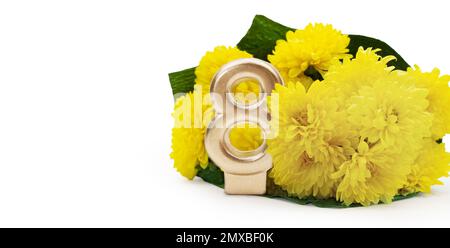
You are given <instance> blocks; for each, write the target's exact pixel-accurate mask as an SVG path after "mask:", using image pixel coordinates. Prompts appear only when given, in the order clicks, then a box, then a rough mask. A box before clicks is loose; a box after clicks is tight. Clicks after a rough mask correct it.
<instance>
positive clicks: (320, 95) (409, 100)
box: [169, 15, 450, 207]
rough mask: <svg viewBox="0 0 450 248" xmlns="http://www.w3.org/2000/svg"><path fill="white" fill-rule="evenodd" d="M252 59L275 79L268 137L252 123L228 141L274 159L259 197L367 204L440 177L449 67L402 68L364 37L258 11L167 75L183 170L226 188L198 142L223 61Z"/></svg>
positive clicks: (249, 88)
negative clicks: (237, 33)
mask: <svg viewBox="0 0 450 248" xmlns="http://www.w3.org/2000/svg"><path fill="white" fill-rule="evenodd" d="M250 58H256V59H260V60H264V61H266V62H268V64H269V63H270V66H272V67H273V68H275V69H276V71H277V73H279V75H280V77H281V80H279V81H280V82H279V83H278V84H274V87H273V90H272V91H271V92H269V93H271V94H272V95H271V96H270V97H269V98H268V101H267V102H268V113H269V115H270V121H269V129H270V132H271V133H272V134H274V135H272V137H271V138H270V139H267V140H264V139H263V138H262V136H261V130H260V128H259V127H257V126H252V125H247V124H245V125H240V126H236V127H234V128H232V129H231V130H230V131H229V132H227V135H229V138H227V140H228V139H229V142H230V143H231V144H232V145H233V146H234V147H235V148H236V149H237V150H239V151H251V150H254V149H257V148H258V147H261V146H262V144H263V145H264V147H265V148H266V149H265V150H264V153H265V154H268V155H270V158H271V161H272V162H271V163H272V165H271V168H270V170H269V171H268V173H267V179H266V178H265V179H264V180H267V181H266V184H265V191H264V195H265V196H268V197H274V198H275V197H280V198H284V199H287V200H290V201H293V202H296V203H299V204H314V205H316V206H319V207H348V206H360V205H363V206H368V205H371V204H378V203H390V202H392V201H394V200H399V199H404V198H408V197H412V196H415V195H417V194H418V193H420V192H425V193H427V192H430V189H431V186H432V185H436V184H442V183H441V182H440V181H439V178H441V177H445V176H448V172H449V169H450V154H448V153H446V152H445V146H444V144H443V143H442V138H443V137H444V136H445V134H447V133H450V88H449V81H450V76H448V75H440V72H439V70H438V69H434V70H432V71H431V72H423V71H421V69H420V68H419V67H418V66H414V67H410V66H409V65H408V64H407V63H406V61H405V60H404V59H403V58H402V57H401V56H400V55H399V54H398V53H397V52H395V51H394V50H393V49H392V48H391V47H390V46H389V45H387V44H386V43H384V42H382V41H380V40H377V39H374V38H370V37H366V36H361V35H346V34H343V33H341V32H340V31H339V30H336V29H334V28H333V27H332V26H331V25H324V24H309V25H308V26H306V27H304V28H303V29H292V28H289V27H286V26H283V25H281V24H279V23H276V22H274V21H272V20H270V19H268V18H266V17H264V16H260V15H258V16H256V17H255V18H254V20H253V24H252V26H251V27H250V29H249V30H248V32H247V34H246V35H245V36H244V37H243V38H242V40H241V41H240V42H239V43H238V44H237V46H236V47H225V46H218V47H216V48H214V50H212V51H210V52H207V53H206V54H205V55H204V56H203V58H202V59H201V61H200V63H199V64H198V66H197V67H195V68H190V69H186V70H183V71H179V72H174V73H170V74H169V79H170V83H171V86H172V90H173V94H174V96H175V99H176V102H175V109H174V112H173V117H174V120H175V124H174V128H173V130H172V153H171V157H172V158H173V160H174V167H175V168H176V169H177V170H178V171H179V172H180V173H181V175H183V176H185V177H186V178H188V179H193V178H194V177H195V176H198V177H200V178H202V179H203V180H205V181H206V182H209V183H212V184H215V185H217V186H220V187H224V185H225V183H226V182H225V181H226V180H227V177H226V176H224V173H223V171H222V170H221V167H219V166H217V165H216V164H215V163H214V162H215V160H214V161H213V160H211V154H209V155H208V151H207V149H206V148H205V135H207V132H208V127H209V126H210V125H211V122H213V121H214V119H215V117H216V116H217V114H218V111H217V108H215V107H214V101H213V99H211V98H212V97H211V96H210V92H211V89H212V86H211V82H212V81H214V78H215V77H217V72H218V71H220V70H221V68H223V66H225V65H227V64H229V63H230V62H232V61H236V60H239V59H250ZM281 81H283V83H282V82H281ZM229 91H230V92H231V93H232V94H235V96H236V99H237V100H238V101H240V102H244V103H246V102H250V101H253V100H254V99H255V95H256V96H257V95H258V94H259V93H261V88H260V87H259V86H258V82H255V81H254V80H243V81H240V83H239V84H236V85H235V86H234V87H232V88H230V89H229ZM275 94H276V99H277V105H276V107H273V106H274V105H273V104H271V101H273V99H272V98H274V95H275ZM229 180H232V179H229ZM233 180H234V179H233Z"/></svg>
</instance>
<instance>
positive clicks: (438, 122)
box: [398, 65, 450, 140]
mask: <svg viewBox="0 0 450 248" xmlns="http://www.w3.org/2000/svg"><path fill="white" fill-rule="evenodd" d="M398 76H399V80H401V81H404V82H407V83H411V84H413V85H415V86H417V87H421V88H425V89H427V90H428V91H429V94H428V96H427V99H428V101H429V102H430V105H429V107H428V111H429V112H430V113H432V114H433V117H434V119H433V126H432V128H431V132H432V136H433V138H434V139H436V140H437V139H442V137H444V136H445V135H446V134H448V133H450V87H449V81H450V75H444V76H440V72H439V69H437V68H435V69H434V70H433V71H431V72H422V71H421V70H420V68H419V66H417V65H416V66H415V67H414V69H413V68H408V70H407V72H406V73H404V72H402V71H398Z"/></svg>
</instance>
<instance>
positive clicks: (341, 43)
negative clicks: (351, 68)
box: [268, 23, 351, 88]
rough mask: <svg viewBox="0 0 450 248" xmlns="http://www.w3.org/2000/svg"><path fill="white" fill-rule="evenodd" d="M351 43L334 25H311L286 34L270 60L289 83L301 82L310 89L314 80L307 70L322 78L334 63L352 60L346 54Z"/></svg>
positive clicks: (270, 56) (278, 43) (269, 57)
mask: <svg viewBox="0 0 450 248" xmlns="http://www.w3.org/2000/svg"><path fill="white" fill-rule="evenodd" d="M349 43H350V38H349V37H348V36H347V35H344V34H342V33H341V32H340V31H338V30H336V29H333V27H332V26H331V25H324V24H320V23H319V24H315V25H313V24H309V25H308V26H306V27H305V28H304V29H302V30H296V31H295V32H293V31H289V32H287V33H286V40H279V41H277V44H276V46H275V49H274V51H273V55H269V56H268V59H269V61H270V62H271V63H272V64H273V65H274V66H275V67H276V68H277V69H278V70H279V71H280V73H281V74H282V76H283V78H284V80H285V81H286V82H302V83H303V84H304V85H305V87H306V88H308V87H309V86H310V85H311V83H312V79H311V78H310V77H308V76H307V75H305V71H308V69H309V68H313V69H315V70H316V71H318V72H319V73H321V74H322V76H323V75H324V74H325V72H326V71H327V70H328V68H329V67H330V66H331V65H332V64H334V63H336V62H338V61H339V60H340V59H344V58H350V57H351V55H350V54H347V53H348V51H349V50H348V49H347V46H348V44H349ZM306 74H308V73H306Z"/></svg>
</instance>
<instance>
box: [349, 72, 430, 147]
mask: <svg viewBox="0 0 450 248" xmlns="http://www.w3.org/2000/svg"><path fill="white" fill-rule="evenodd" d="M427 94H428V91H427V90H425V89H423V88H416V87H414V86H411V85H406V84H402V83H400V82H396V81H392V80H389V78H385V79H378V80H377V81H375V82H373V84H372V85H371V86H369V85H366V86H361V87H360V88H359V90H358V91H356V92H355V93H354V95H353V96H352V97H350V98H349V99H348V106H349V108H348V110H347V112H348V116H349V117H348V118H349V121H350V123H351V124H352V125H353V126H354V127H355V128H356V130H358V131H359V132H360V135H361V136H362V138H363V139H365V138H367V139H368V141H369V142H370V143H371V144H375V143H377V142H378V141H379V142H380V143H381V144H383V145H385V146H396V147H401V148H403V149H405V150H409V151H414V150H415V149H418V148H419V147H420V146H421V141H422V138H424V137H429V136H430V128H431V121H432V115H431V114H430V113H429V112H427V111H426V110H427V107H428V101H427V100H426V96H427Z"/></svg>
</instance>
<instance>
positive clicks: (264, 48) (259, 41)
mask: <svg viewBox="0 0 450 248" xmlns="http://www.w3.org/2000/svg"><path fill="white" fill-rule="evenodd" d="M289 30H294V29H292V28H289V27H286V26H283V25H281V24H279V23H277V22H274V21H272V20H270V19H269V18H267V17H265V16H263V15H257V16H255V18H254V19H253V23H252V25H251V27H250V29H249V30H248V31H247V34H246V35H245V36H244V37H243V38H242V39H241V41H239V43H238V44H237V47H238V48H239V49H241V50H244V51H247V52H248V53H250V54H253V56H254V57H255V58H258V59H262V60H267V55H268V54H271V53H272V51H273V49H274V48H275V45H276V41H277V40H280V39H284V38H285V36H286V32H287V31H289Z"/></svg>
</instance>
